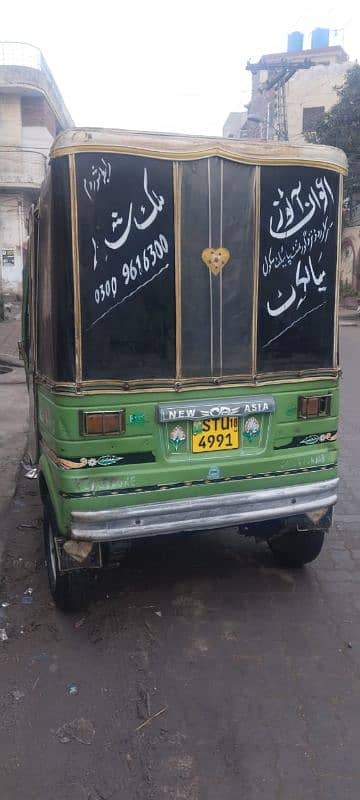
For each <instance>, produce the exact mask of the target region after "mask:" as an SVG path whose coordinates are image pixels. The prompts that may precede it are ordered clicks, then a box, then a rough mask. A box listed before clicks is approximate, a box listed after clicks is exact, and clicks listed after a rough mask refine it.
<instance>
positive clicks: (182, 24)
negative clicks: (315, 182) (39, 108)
mask: <svg viewBox="0 0 360 800" xmlns="http://www.w3.org/2000/svg"><path fill="white" fill-rule="evenodd" d="M316 27H328V28H330V29H331V34H330V37H331V39H330V43H331V44H340V45H342V46H343V47H344V48H345V50H346V52H347V53H348V54H349V56H350V58H351V60H355V59H359V60H360V37H359V30H360V3H359V2H358V0H348V2H347V3H340V2H339V0H338V2H337V3H335V2H332V0H312V2H308V0H303V2H302V1H301V0H287V2H285V0H273V2H272V3H270V2H268V0H266V2H263V0H258V2H257V3H255V2H244V0H242V2H241V0H237V1H236V0H221V1H220V2H219V0H181V2H179V0H167V2H166V0H148V2H146V0H128V2H125V0H116V2H115V1H114V0H102V1H101V2H100V3H99V2H97V3H95V2H91V0H86V2H85V1H84V0H72V2H69V0H62V2H57V3H56V4H55V3H53V2H51V0H36V3H34V4H33V3H30V2H29V0H13V2H6V3H5V2H4V3H3V7H2V19H1V34H0V35H1V40H2V41H23V42H30V43H31V44H34V45H37V46H38V47H39V48H40V49H41V50H42V52H43V55H44V56H45V59H46V60H47V62H48V64H49V67H50V69H51V71H52V72H53V75H54V78H55V80H56V82H57V84H58V86H59V89H60V91H61V93H62V95H63V98H64V101H65V104H66V106H67V108H68V110H69V112H70V114H71V116H72V118H73V120H74V122H75V124H76V125H78V126H80V127H81V126H90V127H91V126H94V127H116V128H127V129H132V130H152V131H166V132H177V133H188V134H191V133H192V134H202V135H214V136H218V135H221V132H222V127H223V124H224V122H225V120H226V117H227V116H228V114H229V112H230V111H241V110H243V108H244V103H247V102H248V101H249V99H250V74H249V72H246V70H245V66H246V63H247V61H248V60H249V59H250V60H251V61H254V62H256V61H258V59H259V58H260V56H261V55H262V54H263V53H274V52H283V51H285V50H286V46H287V34H288V33H289V32H291V31H293V30H300V31H302V32H303V33H304V34H305V41H304V47H310V35H311V31H312V30H313V28H316ZM336 31H337V32H336Z"/></svg>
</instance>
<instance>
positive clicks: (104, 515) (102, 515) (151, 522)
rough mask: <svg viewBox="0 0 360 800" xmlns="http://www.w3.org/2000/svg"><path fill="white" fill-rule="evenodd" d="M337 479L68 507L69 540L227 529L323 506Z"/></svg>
mask: <svg viewBox="0 0 360 800" xmlns="http://www.w3.org/2000/svg"><path fill="white" fill-rule="evenodd" d="M338 482H339V479H338V478H334V479H332V480H328V481H319V482H318V483H308V484H306V485H303V486H286V487H283V488H281V489H264V490H258V491H252V492H236V493H231V494H222V495H216V496H211V497H197V498H188V499H186V500H168V501H166V500H165V501H163V502H161V503H147V504H146V505H136V506H125V507H124V508H116V509H111V510H107V511H73V512H72V513H71V538H72V539H76V540H85V541H92V542H111V541H116V540H119V539H140V538H142V537H145V536H159V535H161V534H167V533H180V532H182V533H184V532H187V531H188V532H190V531H198V530H212V529H216V528H228V527H231V526H233V525H240V524H242V525H246V524H247V523H251V522H262V521H265V520H271V519H278V518H279V519H281V518H283V517H289V516H294V515H299V514H306V513H307V512H311V511H317V510H319V509H322V508H323V509H324V511H325V510H326V509H328V508H329V506H333V505H334V504H335V503H336V501H337V486H338Z"/></svg>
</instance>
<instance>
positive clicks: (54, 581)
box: [44, 500, 83, 611]
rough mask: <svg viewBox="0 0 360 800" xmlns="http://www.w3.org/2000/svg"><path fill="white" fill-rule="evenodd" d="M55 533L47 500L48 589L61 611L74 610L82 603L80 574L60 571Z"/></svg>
mask: <svg viewBox="0 0 360 800" xmlns="http://www.w3.org/2000/svg"><path fill="white" fill-rule="evenodd" d="M56 535H57V530H56V521H55V516H54V514H53V512H52V508H51V505H50V502H49V500H47V501H46V502H45V504H44V546H45V557H46V565H47V574H48V581H49V589H50V592H51V594H52V596H53V598H54V600H55V603H56V605H57V606H58V608H60V609H61V610H62V611H76V610H77V609H79V607H80V606H81V604H82V600H83V593H82V592H81V586H80V576H79V574H78V573H77V572H76V571H74V572H64V573H62V572H60V570H59V564H58V557H57V553H56V545H55V537H56Z"/></svg>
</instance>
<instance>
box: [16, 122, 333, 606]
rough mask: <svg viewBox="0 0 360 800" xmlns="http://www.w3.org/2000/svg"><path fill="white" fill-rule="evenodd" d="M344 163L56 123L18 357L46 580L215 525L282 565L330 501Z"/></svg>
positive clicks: (324, 154) (318, 542)
mask: <svg viewBox="0 0 360 800" xmlns="http://www.w3.org/2000/svg"><path fill="white" fill-rule="evenodd" d="M344 174H346V159H345V156H344V154H343V153H342V152H341V151H339V150H337V149H334V148H331V147H320V146H315V145H310V144H307V145H302V146H299V147H294V146H292V145H290V144H288V143H275V142H271V143H268V142H261V141H256V142H255V141H246V140H239V141H236V140H231V139H216V138H202V137H186V136H172V135H160V134H147V133H132V132H126V131H115V130H98V129H84V130H77V129H74V130H68V131H66V132H63V133H61V134H60V135H59V136H58V138H57V139H56V140H55V142H54V144H53V147H52V151H51V156H50V165H49V169H48V173H47V177H46V180H45V182H44V184H43V186H42V189H41V194H40V200H39V203H38V206H37V207H36V208H34V209H33V211H32V214H31V218H30V242H29V267H28V270H29V271H28V276H27V278H26V281H25V287H26V291H25V292H24V342H23V346H24V351H25V357H26V368H27V374H28V383H29V390H30V397H31V422H32V426H31V435H30V438H29V448H28V449H29V459H31V462H32V464H33V465H34V468H35V470H36V468H37V467H38V472H39V481H40V492H41V498H42V502H43V505H44V533H45V546H46V557H47V567H48V573H49V583H50V589H51V592H52V594H53V596H54V598H55V601H56V602H57V603H58V605H59V606H60V607H63V608H66V607H68V608H69V607H71V605H72V604H73V603H74V602H75V599H76V591H77V582H78V578H79V575H81V573H82V571H83V570H94V569H99V568H102V567H105V566H106V565H107V564H109V563H112V560H114V559H116V557H117V553H119V552H121V549H122V548H123V547H124V546H125V543H128V542H131V540H133V539H137V538H141V537H152V536H160V535H161V534H169V533H173V534H174V535H175V534H176V533H178V532H192V531H200V530H221V529H224V528H226V527H230V526H236V527H238V528H239V531H240V532H241V533H243V534H244V535H247V536H249V535H254V536H256V537H258V538H263V539H265V540H266V541H268V543H269V546H270V548H271V550H272V552H273V554H274V556H275V558H276V559H277V560H278V561H279V562H280V563H282V564H285V565H288V566H295V565H296V566H298V565H301V564H304V563H306V562H309V561H311V560H313V559H314V558H315V557H316V556H317V555H318V554H319V552H320V549H321V546H322V544H323V539H324V533H325V532H326V531H327V530H328V529H329V527H330V526H331V519H332V509H333V506H334V504H335V502H336V499H337V490H338V489H337V487H338V477H337V460H338V449H337V428H338V408H339V396H338V395H339V391H338V382H339V364H338V334H337V331H338V295H339V261H338V253H339V237H340V230H341V208H342V184H343V176H344Z"/></svg>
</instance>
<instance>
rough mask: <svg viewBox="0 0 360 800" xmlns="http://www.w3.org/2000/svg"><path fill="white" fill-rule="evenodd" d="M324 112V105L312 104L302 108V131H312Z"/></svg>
mask: <svg viewBox="0 0 360 800" xmlns="http://www.w3.org/2000/svg"><path fill="white" fill-rule="evenodd" d="M324 113H325V106H313V107H312V108H304V109H303V133H308V132H309V131H314V130H315V128H316V126H317V125H318V124H319V122H321V120H322V119H323V116H324Z"/></svg>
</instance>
